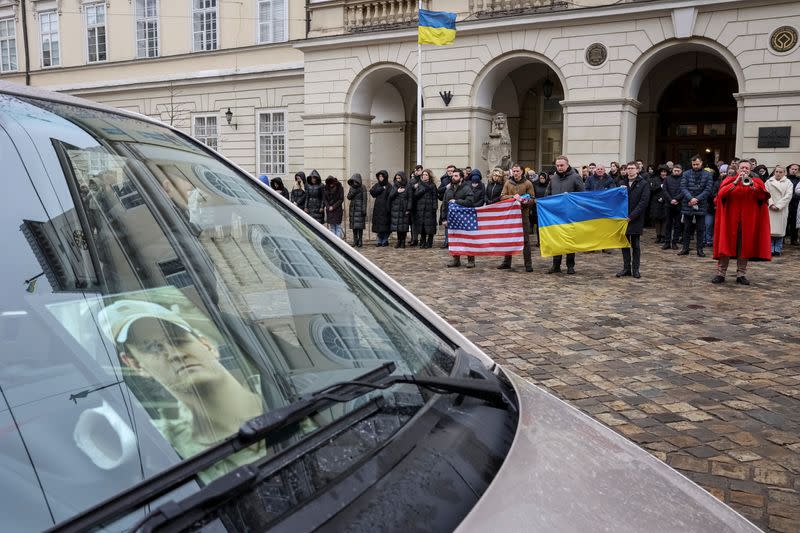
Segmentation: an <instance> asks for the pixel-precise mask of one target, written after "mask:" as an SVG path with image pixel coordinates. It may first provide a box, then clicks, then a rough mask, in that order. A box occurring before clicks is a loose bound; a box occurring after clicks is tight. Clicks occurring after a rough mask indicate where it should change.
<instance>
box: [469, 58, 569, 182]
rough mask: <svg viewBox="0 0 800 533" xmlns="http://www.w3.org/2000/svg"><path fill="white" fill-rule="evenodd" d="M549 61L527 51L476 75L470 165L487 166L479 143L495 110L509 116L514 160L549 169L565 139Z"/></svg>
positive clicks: (557, 83) (559, 94)
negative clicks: (474, 113)
mask: <svg viewBox="0 0 800 533" xmlns="http://www.w3.org/2000/svg"><path fill="white" fill-rule="evenodd" d="M548 61H549V60H547V59H545V58H543V57H541V58H540V57H538V56H534V55H532V54H531V53H521V52H520V53H513V54H511V55H509V56H507V57H503V58H499V59H498V60H497V61H496V62H495V63H493V64H490V65H489V66H488V67H487V68H486V69H484V71H483V72H482V73H481V74H480V75H479V77H478V81H477V83H476V85H475V87H476V89H475V92H474V93H473V98H472V100H473V104H474V108H475V109H476V110H477V111H476V115H475V118H474V120H473V125H472V131H473V132H474V134H473V135H474V138H473V148H472V158H473V160H472V165H473V166H475V167H476V168H480V169H481V171H482V172H486V171H488V170H489V169H488V163H487V162H486V161H485V160H483V159H482V158H481V157H480V153H481V150H480V148H481V144H482V143H483V142H484V141H485V140H486V138H487V134H488V133H489V129H490V127H491V119H492V116H493V115H494V114H495V113H505V114H506V115H507V116H508V128H509V133H510V135H511V158H512V160H513V161H514V162H518V163H521V164H522V165H523V166H528V167H531V168H533V169H535V170H543V169H544V170H552V168H553V160H554V159H555V157H556V156H557V155H558V154H559V153H561V151H562V147H563V144H564V116H563V111H562V107H561V103H560V101H561V100H563V98H564V89H563V85H562V82H561V78H560V76H559V75H558V73H557V72H556V71H555V70H554V68H553V66H552V65H550V64H549V62H548Z"/></svg>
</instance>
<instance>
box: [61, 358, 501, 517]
mask: <svg viewBox="0 0 800 533" xmlns="http://www.w3.org/2000/svg"><path fill="white" fill-rule="evenodd" d="M394 370H395V363H394V362H392V361H389V362H386V363H384V364H382V365H381V366H379V367H376V368H374V369H372V370H370V371H369V372H367V373H365V374H363V375H362V376H359V378H357V379H355V380H352V381H343V382H339V383H335V384H333V385H330V386H328V387H325V388H324V389H321V390H318V391H316V392H314V393H311V394H310V395H306V396H303V397H301V398H300V399H298V400H297V401H295V402H293V403H291V404H290V405H287V406H285V407H281V408H278V409H274V410H272V411H270V412H268V413H264V414H263V415H260V416H257V417H255V418H253V419H251V420H248V421H247V422H245V423H244V424H242V426H241V427H240V428H239V431H238V433H237V434H235V435H232V436H231V437H228V438H227V439H225V440H224V441H222V442H220V443H219V444H216V445H214V446H212V447H211V448H208V449H207V450H205V451H203V452H201V453H199V454H197V455H195V456H194V457H191V458H189V459H186V460H184V461H181V462H180V463H178V464H177V465H175V466H173V467H171V468H169V469H167V470H164V471H163V472H161V473H159V474H157V475H156V476H154V477H152V478H150V479H147V480H145V481H143V482H141V483H139V484H137V485H135V486H133V487H131V488H130V489H128V490H126V491H124V492H122V493H120V494H118V495H117V496H115V497H114V498H112V499H110V500H107V501H106V502H103V503H100V504H98V505H96V506H94V507H92V508H91V509H88V510H87V511H85V512H83V513H81V514H80V515H77V516H75V517H73V518H72V519H70V520H67V521H65V522H62V523H61V524H58V525H57V526H55V527H53V528H51V529H50V530H49V531H51V532H55V531H58V532H72V531H75V532H78V531H85V530H88V529H92V528H94V527H98V526H102V525H106V524H108V523H109V522H111V521H113V520H114V519H116V518H119V517H120V516H123V515H125V514H126V513H129V512H131V511H134V510H136V509H138V508H140V507H141V506H143V505H145V504H146V503H148V502H150V501H152V500H153V499H155V498H158V497H159V496H162V495H163V494H165V493H167V492H169V491H170V490H172V489H174V488H176V487H178V486H180V485H182V484H184V483H186V482H188V481H191V480H192V479H194V477H195V476H196V475H197V474H198V473H200V472H202V471H203V470H205V469H207V468H209V467H211V466H213V465H214V464H216V463H217V462H219V461H221V460H223V459H225V458H226V457H228V456H230V455H232V454H234V453H236V452H238V451H240V450H243V449H244V448H247V447H249V446H252V445H253V444H255V443H257V442H259V441H262V440H264V439H267V438H269V437H271V436H274V434H275V433H278V432H281V430H285V429H286V428H289V427H294V426H295V425H296V424H298V423H299V422H300V421H302V420H304V419H305V418H306V417H308V416H309V415H311V414H314V413H316V412H318V411H321V410H322V409H325V408H326V407H328V406H330V405H333V404H335V403H342V402H348V401H351V400H354V399H356V398H358V397H360V396H363V395H364V394H366V393H367V392H369V391H370V390H374V389H387V388H389V387H391V386H393V385H396V384H400V383H410V384H413V385H416V386H418V387H421V388H425V389H428V390H431V391H433V392H436V393H457V394H460V395H464V396H471V397H475V398H479V399H482V400H485V401H487V402H489V403H491V404H493V405H494V406H496V407H499V408H502V409H508V408H514V407H513V404H512V403H511V402H510V401H509V399H508V398H507V397H506V395H505V393H504V391H503V389H502V387H501V385H500V383H499V382H498V381H497V380H484V379H475V378H452V377H421V376H414V375H398V376H392V375H391V373H392V372H394ZM292 433H294V432H292ZM290 434H291V433H290ZM286 436H287V437H288V436H289V435H286ZM282 440H285V437H284V438H279V439H275V441H282ZM248 466H252V465H245V467H240V469H242V470H241V472H240V478H241V479H240V482H242V483H247V482H248V481H247V480H248V479H251V478H252V476H253V475H254V474H253V468H250V469H249V470H248V468H247V467H248ZM237 471H239V470H238V469H237V470H234V471H233V472H237ZM225 477H226V479H228V476H225ZM235 477H236V476H231V479H233V478H235ZM227 482H229V483H235V482H234V481H227ZM227 482H226V483H227ZM226 486H227V485H226ZM211 487H212V484H209V485H208V486H207V487H206V488H204V489H201V492H202V491H203V490H206V489H211ZM214 487H215V488H214V489H211V492H209V495H210V496H211V499H216V495H217V494H218V492H219V484H216V485H214ZM228 488H230V487H228ZM212 493H213V494H212ZM198 501H200V503H199V504H200V505H202V498H197V499H196V498H193V505H192V507H191V508H192V509H194V508H196V505H198V503H197V502H198ZM183 512H185V511H184V510H182V508H181V507H180V504H178V503H175V502H174V501H170V502H168V503H167V504H164V505H163V506H160V507H159V508H158V509H156V510H155V511H153V512H152V513H150V514H149V515H148V516H147V517H145V519H144V520H143V521H142V522H141V525H144V524H145V523H146V521H147V520H149V519H150V518H151V517H154V516H159V517H161V516H162V515H163V516H166V517H177V516H180V515H181V514H182V513H183ZM170 520H171V519H170Z"/></svg>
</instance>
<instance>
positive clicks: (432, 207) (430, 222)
mask: <svg viewBox="0 0 800 533" xmlns="http://www.w3.org/2000/svg"><path fill="white" fill-rule="evenodd" d="M414 205H415V207H416V210H415V211H414V226H415V227H416V228H418V229H419V232H420V234H422V235H435V234H436V226H437V224H436V210H437V208H438V207H439V202H438V198H437V196H436V186H435V185H434V184H433V183H431V182H428V183H425V182H424V181H421V182H419V186H418V187H417V188H416V189H415V190H414Z"/></svg>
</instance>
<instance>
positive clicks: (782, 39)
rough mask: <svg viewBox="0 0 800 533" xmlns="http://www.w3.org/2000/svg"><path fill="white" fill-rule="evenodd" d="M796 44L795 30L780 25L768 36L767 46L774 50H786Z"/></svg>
mask: <svg viewBox="0 0 800 533" xmlns="http://www.w3.org/2000/svg"><path fill="white" fill-rule="evenodd" d="M796 45H797V30H796V29H794V28H793V27H791V26H781V27H780V28H778V29H777V30H775V31H774V32H772V35H771V36H770V38H769V46H770V47H771V48H772V49H773V50H775V51H776V52H788V51H789V50H791V49H792V48H794V47H795V46H796Z"/></svg>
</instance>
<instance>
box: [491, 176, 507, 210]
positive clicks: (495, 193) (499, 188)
mask: <svg viewBox="0 0 800 533" xmlns="http://www.w3.org/2000/svg"><path fill="white" fill-rule="evenodd" d="M505 184H506V182H505V180H503V181H492V180H490V181H489V184H488V185H487V186H486V205H489V204H493V203H495V202H499V201H500V193H502V192H503V186H504V185H505Z"/></svg>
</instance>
